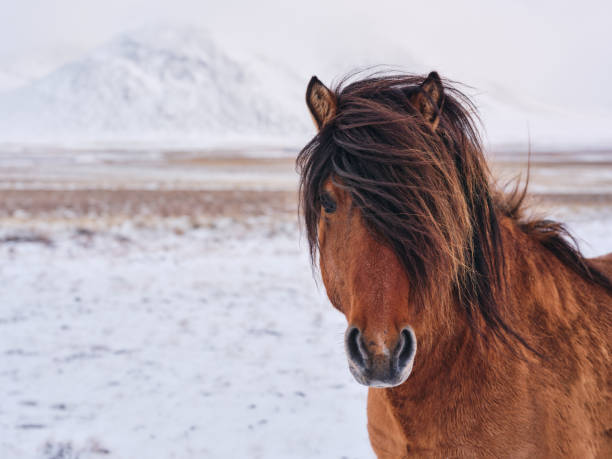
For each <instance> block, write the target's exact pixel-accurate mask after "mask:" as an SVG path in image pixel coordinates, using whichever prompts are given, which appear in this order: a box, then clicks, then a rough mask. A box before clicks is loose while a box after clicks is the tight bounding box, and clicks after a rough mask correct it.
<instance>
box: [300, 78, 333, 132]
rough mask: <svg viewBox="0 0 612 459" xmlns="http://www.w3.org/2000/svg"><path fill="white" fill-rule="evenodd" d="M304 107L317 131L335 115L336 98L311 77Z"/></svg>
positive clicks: (316, 79)
mask: <svg viewBox="0 0 612 459" xmlns="http://www.w3.org/2000/svg"><path fill="white" fill-rule="evenodd" d="M306 105H308V109H309V110H310V114H311V115H312V119H313V120H314V123H315V126H316V127H317V129H319V130H320V129H321V128H322V127H323V125H324V124H325V123H327V122H328V121H329V120H330V119H332V118H333V117H334V116H335V115H336V110H337V105H336V96H335V95H334V93H333V92H331V91H330V90H329V89H328V88H327V87H326V86H325V85H324V84H323V83H321V82H320V81H319V79H318V78H317V77H316V76H313V77H312V78H311V79H310V83H308V88H307V89H306Z"/></svg>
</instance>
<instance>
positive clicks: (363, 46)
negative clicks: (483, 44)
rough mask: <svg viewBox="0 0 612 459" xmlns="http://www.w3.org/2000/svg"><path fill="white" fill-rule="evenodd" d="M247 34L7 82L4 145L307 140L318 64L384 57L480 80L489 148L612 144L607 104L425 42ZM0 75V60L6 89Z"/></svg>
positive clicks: (194, 39)
mask: <svg viewBox="0 0 612 459" xmlns="http://www.w3.org/2000/svg"><path fill="white" fill-rule="evenodd" d="M250 45H251V44H250V43H248V42H244V41H241V40H239V41H238V42H236V41H235V40H234V42H233V43H230V42H229V41H227V37H226V40H225V41H223V40H215V39H213V37H211V36H210V35H209V34H208V33H207V32H205V31H203V30H201V29H199V28H194V27H190V26H154V27H153V26H152V27H148V28H143V29H139V30H136V31H133V32H130V33H126V34H123V35H121V36H119V37H118V38H116V39H115V40H113V41H111V42H109V43H107V44H106V45H104V46H102V47H100V48H98V49H96V50H94V51H92V52H91V53H89V54H87V55H85V56H84V57H82V58H80V59H77V60H74V61H72V62H70V63H68V64H66V65H63V66H62V67H60V68H59V69H57V70H55V71H53V72H52V73H50V74H48V75H47V76H44V77H42V78H34V80H33V81H31V80H29V82H27V83H26V84H25V85H23V86H21V87H20V88H18V89H12V90H10V91H5V92H0V144H6V143H14V144H32V143H42V144H49V145H74V146H83V145H92V144H95V145H99V144H113V145H120V146H128V145H135V146H142V145H143V144H144V145H154V146H155V147H158V148H163V147H180V146H193V147H211V146H218V145H224V146H227V145H228V144H233V145H236V146H239V145H245V144H253V143H260V144H277V145H280V144H282V145H284V146H288V145H291V146H298V145H303V144H304V143H305V142H306V140H307V139H308V137H309V136H310V135H312V134H313V133H314V129H313V127H312V124H311V121H310V118H309V116H308V112H307V110H306V107H305V104H304V90H305V88H306V84H307V81H308V79H309V77H310V76H311V74H312V73H316V74H318V75H319V76H320V77H321V78H322V79H323V80H324V81H326V82H329V81H330V80H331V79H333V78H339V77H342V75H343V74H344V73H345V72H347V71H349V70H350V69H351V68H359V67H362V68H363V67H368V66H371V65H373V64H377V63H378V64H388V65H392V66H398V67H395V68H397V69H402V70H405V71H411V72H420V73H425V72H427V71H429V70H431V69H432V68H434V69H437V70H440V71H441V72H442V74H443V75H444V76H450V77H453V76H454V77H457V78H458V79H460V80H461V81H464V82H466V83H468V84H470V85H471V86H472V87H473V88H478V89H477V90H468V92H469V93H471V94H472V95H473V96H474V102H475V103H476V105H477V107H478V108H480V109H481V115H482V121H483V125H484V128H485V140H486V141H487V144H488V145H489V146H490V148H492V149H499V148H503V147H506V148H512V149H521V150H525V149H526V147H527V145H528V143H529V142H530V143H531V147H532V148H533V149H534V150H537V149H550V148H552V149H568V148H577V147H578V148H584V147H586V148H597V147H599V148H609V147H610V146H611V145H612V128H610V126H612V110H609V109H608V110H606V108H605V107H604V108H602V109H599V111H598V112H596V111H595V109H593V108H589V109H571V110H570V109H568V108H566V107H564V106H563V105H562V104H559V102H558V101H557V102H555V103H556V104H557V105H555V104H551V103H543V102H541V101H539V100H534V99H533V97H531V98H530V97H529V96H528V95H527V94H525V93H524V92H523V91H521V90H520V89H516V88H514V87H508V86H507V85H506V86H504V85H503V84H500V83H499V82H498V81H489V80H486V79H484V78H487V77H486V76H485V75H482V74H477V73H475V74H470V73H469V72H467V73H464V74H460V75H447V74H446V72H445V69H444V68H439V67H435V66H433V67H430V66H429V65H426V64H424V62H425V61H426V59H424V58H423V57H422V56H419V54H418V53H415V52H414V51H415V49H418V48H415V49H413V48H410V49H405V48H403V47H402V46H399V45H397V44H393V43H386V42H385V41H384V40H382V39H381V40H379V41H376V40H373V39H368V40H366V41H365V42H364V43H361V42H359V43H352V42H350V41H349V42H348V43H344V42H339V43H331V44H325V46H324V47H323V48H318V47H317V45H316V43H315V44H313V43H310V44H309V43H305V44H304V45H303V47H302V48H299V49H298V47H297V45H295V46H293V45H292V46H279V47H278V49H277V48H274V47H272V48H262V49H252V48H251V47H250ZM260 48H261V47H260ZM285 48H288V49H292V50H293V51H292V53H290V54H289V53H286V52H283V51H282V50H283V49H285ZM374 70H380V68H378V69H374ZM7 75H8V76H7ZM10 75H12V74H10V73H6V72H5V75H4V84H5V85H6V86H8V87H14V86H15V85H17V84H18V82H16V80H14V78H13V77H11V76H10ZM483 77H484V78H483ZM24 81H28V80H27V79H25V80H24ZM2 82H3V73H2V69H0V90H1V89H2ZM545 84H547V82H542V85H545ZM560 100H561V102H563V100H562V99H560ZM602 110H603V111H602Z"/></svg>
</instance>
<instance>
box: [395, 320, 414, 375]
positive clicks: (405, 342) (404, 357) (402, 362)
mask: <svg viewBox="0 0 612 459" xmlns="http://www.w3.org/2000/svg"><path fill="white" fill-rule="evenodd" d="M415 352H416V337H415V336H414V332H413V331H412V329H411V328H410V327H406V328H404V329H403V330H402V332H401V334H400V343H399V347H398V352H397V367H398V369H399V370H402V369H403V368H404V367H406V365H408V364H409V363H410V361H411V360H412V358H413V357H414V354H415Z"/></svg>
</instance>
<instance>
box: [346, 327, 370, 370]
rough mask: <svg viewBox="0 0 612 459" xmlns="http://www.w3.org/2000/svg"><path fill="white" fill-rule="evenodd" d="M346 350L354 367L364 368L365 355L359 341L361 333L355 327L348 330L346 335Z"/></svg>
mask: <svg viewBox="0 0 612 459" xmlns="http://www.w3.org/2000/svg"><path fill="white" fill-rule="evenodd" d="M346 350H347V353H348V355H349V358H350V359H351V361H352V362H353V363H354V364H355V365H357V366H359V367H361V368H365V359H366V355H365V352H364V350H363V344H362V341H361V332H360V331H359V329H358V328H357V327H353V328H351V329H349V331H348V333H347V334H346Z"/></svg>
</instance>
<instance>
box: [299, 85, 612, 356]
mask: <svg viewBox="0 0 612 459" xmlns="http://www.w3.org/2000/svg"><path fill="white" fill-rule="evenodd" d="M423 81H424V77H422V76H416V75H385V76H374V77H370V78H365V79H362V80H360V81H356V82H353V83H350V84H346V83H340V84H339V85H338V86H337V87H336V88H335V89H334V93H335V96H336V99H337V113H336V115H335V117H334V118H333V119H331V120H330V121H329V122H328V123H326V124H325V125H324V126H323V127H322V129H321V130H320V131H319V133H318V134H317V135H316V136H315V137H314V138H313V139H312V140H311V141H310V142H309V143H308V144H307V145H306V146H305V147H304V148H303V149H302V151H301V152H300V153H299V155H298V158H297V166H298V169H299V171H300V174H301V181H300V212H301V214H302V215H303V218H304V222H305V227H306V232H307V237H308V242H309V245H310V252H311V257H312V261H313V263H314V262H315V260H316V257H317V253H318V234H317V228H318V223H319V219H320V217H321V203H320V193H321V190H322V187H323V184H324V183H325V182H326V181H327V180H328V179H331V180H333V181H334V183H335V184H336V185H337V186H340V187H342V188H344V189H345V190H347V191H348V192H349V193H350V195H351V198H352V201H353V205H354V206H356V207H357V208H358V209H359V210H360V211H361V214H362V217H363V221H364V223H365V224H366V226H367V227H368V228H369V229H370V230H371V234H372V235H373V236H374V237H376V238H379V239H380V240H381V241H382V242H383V243H385V244H387V245H388V246H390V247H391V248H392V249H393V251H394V252H395V254H396V255H397V257H398V259H399V260H400V262H401V263H402V265H403V267H404V269H405V271H406V273H407V275H408V276H409V279H410V281H411V292H413V295H414V298H412V300H414V302H415V303H414V304H416V305H419V306H423V307H424V305H428V304H432V303H433V302H436V301H437V302H440V300H439V298H440V294H441V291H442V289H443V287H442V288H441V286H449V288H448V294H449V295H453V296H454V297H455V298H456V299H458V301H459V303H460V304H461V305H462V307H463V308H464V310H465V314H466V318H467V320H468V321H469V323H470V325H471V326H472V327H473V328H474V329H475V330H477V331H479V330H480V327H478V324H479V323H481V322H483V321H484V323H485V324H486V326H487V328H488V329H489V330H491V331H493V332H494V333H495V334H496V335H498V336H499V337H501V338H502V339H504V340H506V339H507V337H508V336H512V337H514V338H516V339H518V340H519V341H521V342H522V343H523V344H524V345H526V346H527V344H526V343H525V341H524V340H523V339H522V338H521V337H520V336H518V335H517V334H516V333H515V332H514V331H513V330H512V329H511V328H510V327H509V326H508V325H507V324H506V322H505V321H504V320H503V319H502V314H501V313H500V307H501V305H502V302H503V301H504V296H505V292H506V286H505V279H506V273H505V270H506V265H507V257H508V254H507V253H505V251H504V245H503V243H502V238H501V234H502V230H501V224H500V218H501V217H502V216H506V217H509V218H512V219H515V220H516V221H517V224H518V226H519V227H520V228H521V229H522V230H523V231H524V232H525V233H527V234H530V235H532V236H533V237H535V238H536V239H537V240H538V241H540V243H541V244H542V245H543V246H544V247H546V248H547V249H549V250H550V252H551V253H552V254H553V255H554V256H556V257H557V258H558V259H559V260H561V261H562V262H563V263H564V264H565V265H567V266H568V267H569V268H570V269H572V270H573V271H574V272H576V273H577V274H579V275H580V276H582V277H583V278H585V279H588V280H590V281H591V282H594V283H596V284H599V285H601V286H603V287H604V288H605V289H607V290H608V291H610V292H612V280H610V279H609V278H608V277H606V276H605V275H603V274H602V273H601V272H600V271H598V270H597V269H596V268H595V267H594V266H592V265H591V264H590V263H589V261H588V260H587V259H585V258H584V256H583V255H582V254H581V253H580V252H579V250H578V249H577V247H576V246H575V244H574V242H573V239H572V238H571V237H568V236H569V234H568V233H567V231H566V230H565V228H564V227H563V225H561V224H559V223H555V222H550V221H546V220H525V219H523V218H522V209H523V207H524V205H523V198H524V196H525V193H524V192H523V193H503V192H501V191H499V190H496V189H495V187H494V186H493V185H492V180H491V177H490V172H489V170H488V167H487V165H486V161H485V158H484V155H483V149H482V146H481V141H480V138H479V134H478V130H477V128H476V122H475V120H476V119H477V115H476V111H475V109H474V106H473V105H472V103H471V102H470V100H469V99H468V98H467V97H466V96H465V95H464V94H463V93H462V92H461V91H460V90H459V89H457V88H456V87H455V86H454V85H453V84H451V83H450V82H448V81H445V82H444V91H445V98H444V105H443V108H442V111H441V115H440V122H439V125H438V127H437V129H436V131H435V133H434V132H433V131H432V130H431V129H430V127H429V126H428V125H427V124H426V123H425V121H424V119H423V117H422V116H420V114H419V113H417V112H416V110H415V108H414V107H413V106H412V104H411V103H410V97H411V96H412V95H413V94H414V93H415V91H417V90H418V88H419V86H420V85H421V84H422V83H423ZM479 333H480V331H479ZM527 347H529V346H527Z"/></svg>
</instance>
